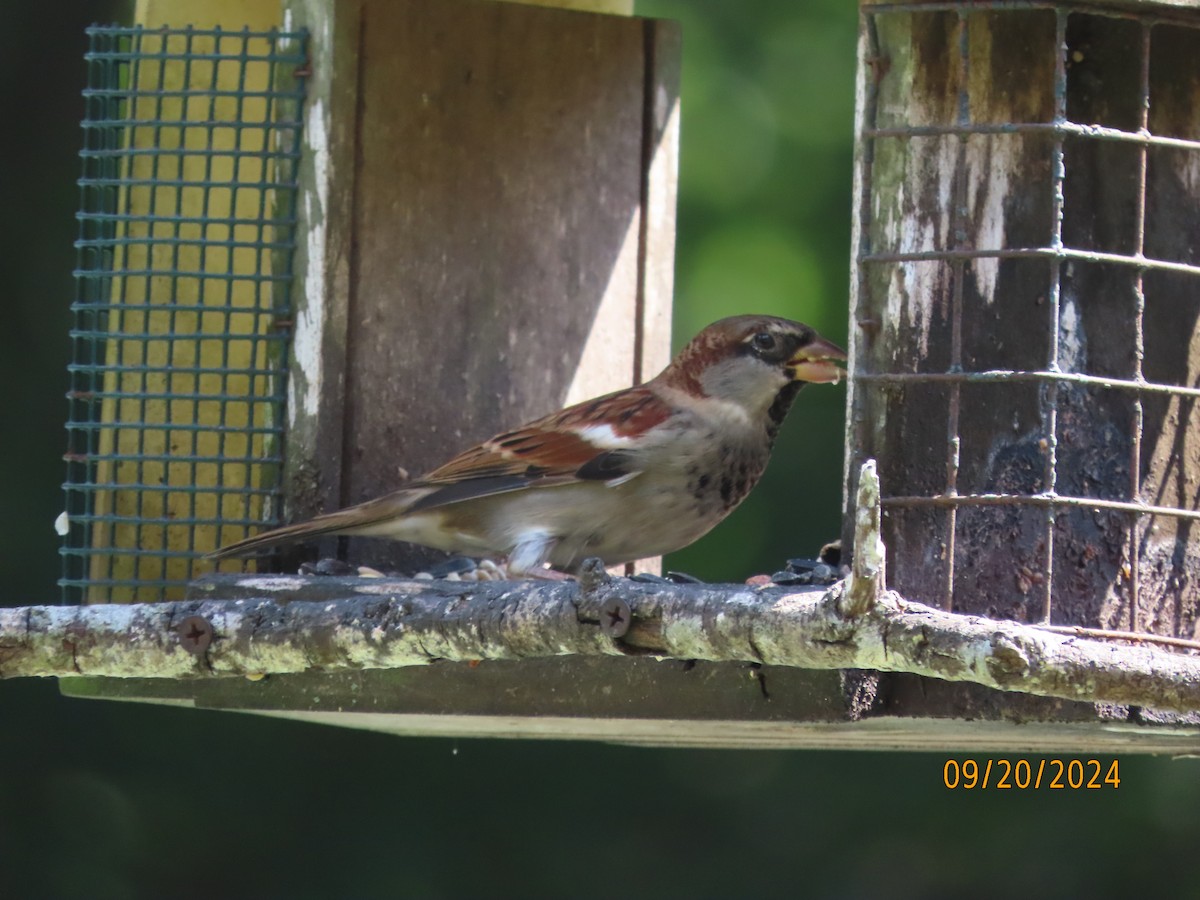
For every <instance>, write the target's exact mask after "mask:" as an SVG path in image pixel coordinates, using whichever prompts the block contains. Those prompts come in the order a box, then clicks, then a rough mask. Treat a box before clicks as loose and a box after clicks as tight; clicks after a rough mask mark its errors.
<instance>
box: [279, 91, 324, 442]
mask: <svg viewBox="0 0 1200 900" xmlns="http://www.w3.org/2000/svg"><path fill="white" fill-rule="evenodd" d="M304 139H305V145H306V149H307V152H308V156H309V158H310V159H311V160H312V163H313V169H314V175H313V184H312V189H311V190H309V191H307V192H306V193H305V195H304V217H305V222H306V223H307V229H306V238H307V240H306V244H307V247H306V250H307V254H306V263H307V265H306V268H305V273H304V304H303V305H302V306H301V307H300V309H299V311H298V313H297V316H296V327H295V331H294V334H293V337H292V355H293V356H292V358H293V360H294V364H295V366H296V368H297V369H298V370H299V372H300V373H301V375H302V378H300V379H295V378H293V379H291V380H289V382H288V419H289V421H288V424H289V425H291V426H294V425H295V424H296V415H297V413H298V411H299V410H300V409H301V408H303V410H304V413H305V415H306V416H308V417H310V418H312V417H315V416H316V415H317V412H318V410H319V408H320V398H321V378H322V365H321V364H322V356H321V346H322V343H323V336H324V332H325V271H326V259H325V211H326V210H327V209H328V208H329V120H328V112H327V110H326V107H325V104H324V103H322V102H321V100H320V98H317V99H314V100H313V101H312V103H311V104H310V105H309V109H308V114H307V116H306V117H305V122H304ZM297 382H299V383H300V384H299V388H298V387H297ZM297 390H300V391H302V394H303V395H302V396H300V397H297V396H296V391H297Z"/></svg>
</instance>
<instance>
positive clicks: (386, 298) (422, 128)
mask: <svg viewBox="0 0 1200 900" xmlns="http://www.w3.org/2000/svg"><path fill="white" fill-rule="evenodd" d="M285 19H286V24H287V25H288V27H289V28H295V27H305V28H307V29H309V31H310V33H311V35H312V38H311V47H312V48H313V50H312V53H313V58H312V70H313V71H312V76H311V81H310V90H309V95H308V99H307V110H306V112H307V115H306V146H305V151H306V158H305V161H304V163H303V165H304V170H303V179H304V196H303V198H302V202H301V220H300V228H301V233H302V239H301V251H300V256H301V259H300V262H299V266H298V269H299V274H300V278H299V280H298V284H297V296H296V301H297V307H298V310H299V313H298V316H297V319H296V338H295V354H294V366H293V390H292V394H291V397H290V403H289V416H290V420H289V444H288V459H287V472H286V478H285V492H286V497H287V510H288V511H287V515H288V517H289V518H292V519H300V518H306V517H308V516H311V515H313V514H315V513H317V512H322V511H328V510H330V509H334V508H338V507H341V506H346V505H350V504H352V503H357V502H360V501H362V500H366V499H369V498H370V497H373V496H378V495H380V494H382V493H384V492H386V491H388V490H391V489H394V488H396V487H398V486H399V485H400V484H401V483H402V482H403V480H404V478H405V472H407V473H409V474H411V475H419V474H421V473H422V472H424V471H428V470H429V469H432V468H433V467H435V466H436V465H438V464H439V463H441V462H443V461H445V459H447V458H449V456H450V455H452V454H453V453H455V452H457V451H458V450H461V449H464V448H465V447H467V446H469V445H470V444H472V443H474V442H476V441H479V440H482V439H484V438H486V437H488V436H490V435H492V434H494V433H496V432H498V431H501V430H503V429H504V428H506V427H511V426H513V425H516V424H520V423H521V422H523V421H525V420H527V419H529V418H532V417H535V416H538V415H542V414H545V413H549V412H552V411H554V410H555V409H557V408H559V407H560V406H562V405H563V404H564V403H568V402H574V401H578V400H583V399H586V398H587V397H589V396H593V395H596V394H600V393H604V392H606V391H610V390H615V389H617V388H619V387H624V386H627V385H629V384H632V383H635V382H637V381H639V380H642V379H643V378H645V377H649V376H651V375H653V374H654V373H655V372H656V371H657V370H658V369H659V368H661V367H662V366H663V365H665V364H666V362H667V361H668V359H669V349H670V321H671V315H670V309H671V294H672V274H671V273H672V265H673V263H672V259H673V253H674V190H675V159H676V153H677V128H678V107H677V97H678V63H679V36H678V32H677V30H676V29H675V28H674V27H673V26H672V25H671V24H670V23H664V22H656V21H653V20H643V19H633V18H627V17H623V16H612V15H598V14H593V13H580V12H570V11H564V10H560V9H542V8H531V7H528V6H522V5H516V4H509V3H492V2H474V0H464V2H456V3H439V2H428V0H398V2H397V0H388V2H382V0H379V2H376V0H354V2H337V3H334V2H332V0H290V2H288V3H287V4H285ZM350 543H351V558H354V559H359V560H364V559H369V560H370V561H371V562H373V563H374V564H376V565H379V564H383V565H394V566H397V567H399V568H401V569H402V570H408V571H416V570H417V569H419V568H420V567H421V566H422V565H424V564H425V563H427V562H428V561H429V560H430V559H431V558H433V554H432V551H425V550H421V549H419V548H414V547H412V546H408V545H397V544H392V543H387V542H372V546H371V547H370V549H369V551H367V550H364V549H363V548H361V547H359V546H358V545H359V544H361V543H363V541H351V542H350ZM334 547H335V545H334V543H333V540H330V541H329V542H327V543H326V544H324V545H323V546H322V548H321V549H322V550H323V551H324V552H325V554H327V555H329V554H331V553H332V551H333V550H334Z"/></svg>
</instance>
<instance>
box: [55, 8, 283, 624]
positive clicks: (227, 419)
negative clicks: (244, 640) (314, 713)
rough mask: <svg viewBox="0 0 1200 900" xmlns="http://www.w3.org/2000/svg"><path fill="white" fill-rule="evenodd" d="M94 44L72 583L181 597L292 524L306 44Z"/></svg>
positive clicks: (72, 597) (219, 40)
mask: <svg viewBox="0 0 1200 900" xmlns="http://www.w3.org/2000/svg"><path fill="white" fill-rule="evenodd" d="M87 35H88V42H89V46H88V51H87V53H86V56H85V60H86V63H87V71H88V80H87V88H86V89H85V91H84V101H85V117H84V120H83V123H82V126H83V149H82V150H81V152H80V157H81V160H82V169H83V174H82V177H81V178H80V180H79V186H80V207H79V214H78V216H77V218H78V221H79V239H78V241H77V242H76V248H77V260H78V262H77V270H76V273H75V275H76V295H75V301H74V303H73V304H72V307H71V308H72V311H73V314H74V317H73V318H74V322H73V328H72V330H71V334H70V337H71V344H72V353H71V358H72V361H71V364H70V366H69V378H70V391H69V393H68V395H67V397H68V401H69V417H68V421H67V443H68V452H67V453H66V456H65V458H66V461H67V479H66V484H65V485H64V488H65V491H66V511H65V514H66V517H65V519H61V520H60V531H64V530H65V536H64V542H63V547H62V550H61V553H62V558H63V575H62V579H61V580H60V582H59V583H60V586H61V587H62V589H63V599H64V602H68V603H78V602H134V601H148V600H160V599H174V598H177V597H179V596H180V595H181V586H182V585H183V584H184V583H185V582H186V581H187V580H188V579H189V578H190V577H191V576H192V574H193V563H194V561H195V560H197V559H198V558H199V557H201V556H203V555H204V554H205V553H207V552H208V551H211V550H212V549H214V548H215V547H217V546H219V545H220V544H222V543H225V542H227V541H230V540H234V539H236V538H238V537H241V536H243V535H244V534H245V533H246V530H247V529H248V528H249V527H250V526H262V525H264V524H271V523H274V522H275V521H277V518H278V515H279V508H278V507H279V502H278V501H279V482H280V464H281V457H282V452H283V446H282V441H281V434H282V430H283V426H284V419H283V410H284V391H285V387H286V373H287V347H288V340H289V337H290V307H289V302H290V297H289V293H290V286H291V280H292V273H291V268H292V266H291V264H292V253H293V242H294V235H295V215H294V207H295V200H296V194H297V190H298V188H297V163H298V159H299V156H300V137H301V124H302V123H301V113H302V102H303V94H304V75H305V74H306V72H305V69H304V64H305V58H306V52H307V48H306V40H307V39H306V35H305V34H303V33H284V32H280V31H277V30H272V31H269V32H252V31H249V30H247V29H243V30H240V31H224V30H221V29H219V28H218V29H211V30H202V29H195V28H184V29H178V30H175V29H153V30H147V29H143V28H140V27H132V28H125V27H92V28H89V29H88V31H87ZM235 565H240V564H235Z"/></svg>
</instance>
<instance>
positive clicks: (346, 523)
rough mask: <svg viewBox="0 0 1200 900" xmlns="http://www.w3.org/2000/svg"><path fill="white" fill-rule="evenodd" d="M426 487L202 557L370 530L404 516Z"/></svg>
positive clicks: (258, 536)
mask: <svg viewBox="0 0 1200 900" xmlns="http://www.w3.org/2000/svg"><path fill="white" fill-rule="evenodd" d="M426 493H428V491H427V490H399V491H396V492H395V493H393V494H388V495H387V496H384V497H379V498H378V499H376V500H369V501H367V502H366V503H360V504H359V505H358V506H351V507H348V508H347V509H339V510H338V511H337V512H331V513H325V514H324V515H320V516H316V517H315V518H312V519H309V520H308V521H307V522H297V523H296V524H295V525H285V526H283V527H282V528H273V529H271V530H270V531H264V532H262V533H261V534H256V535H253V536H251V537H248V538H243V539H242V540H240V541H234V542H233V543H232V544H226V545H225V546H224V547H221V548H220V549H219V550H214V551H213V552H212V553H209V554H207V555H206V556H205V559H224V558H225V557H227V556H241V555H244V554H246V553H249V552H250V551H252V550H261V549H262V548H264V547H272V546H274V545H276V544H289V543H292V542H293V541H301V540H306V539H309V538H315V537H319V536H321V535H324V534H354V533H356V532H362V531H364V530H366V529H369V528H370V527H371V526H373V525H377V524H378V523H379V522H381V521H384V520H387V519H392V518H395V517H397V516H400V515H403V514H404V512H405V511H406V510H407V509H408V507H410V506H411V505H412V504H413V502H415V501H416V500H418V499H420V498H421V497H423V496H424V495H425V494H426Z"/></svg>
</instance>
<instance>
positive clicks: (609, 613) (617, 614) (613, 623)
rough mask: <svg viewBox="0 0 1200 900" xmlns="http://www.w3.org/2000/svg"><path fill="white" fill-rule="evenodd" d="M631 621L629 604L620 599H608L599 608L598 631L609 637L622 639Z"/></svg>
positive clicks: (631, 615) (631, 614)
mask: <svg viewBox="0 0 1200 900" xmlns="http://www.w3.org/2000/svg"><path fill="white" fill-rule="evenodd" d="M632 621H633V613H632V611H631V610H630V609H629V604H628V603H626V602H625V601H624V600H622V599H621V598H620V597H609V598H608V599H607V600H605V601H604V605H603V606H601V607H600V630H601V631H603V632H604V633H605V634H607V635H608V636H609V637H615V638H619V637H624V635H625V632H627V631H628V630H629V625H630V623H631V622H632Z"/></svg>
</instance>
